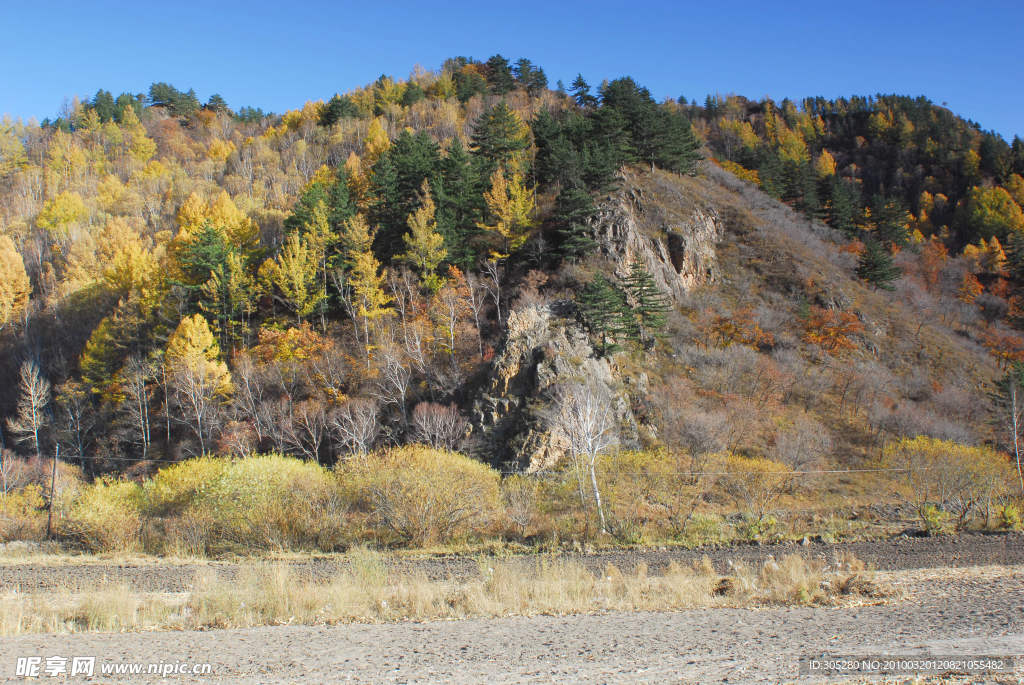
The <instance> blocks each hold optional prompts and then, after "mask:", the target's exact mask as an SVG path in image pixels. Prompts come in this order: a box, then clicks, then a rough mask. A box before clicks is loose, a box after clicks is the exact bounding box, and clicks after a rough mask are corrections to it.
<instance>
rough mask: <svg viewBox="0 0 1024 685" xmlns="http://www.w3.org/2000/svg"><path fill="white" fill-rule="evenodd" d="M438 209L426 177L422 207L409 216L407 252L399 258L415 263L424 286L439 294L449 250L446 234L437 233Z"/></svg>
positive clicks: (406, 239) (421, 193) (406, 241)
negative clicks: (446, 245)
mask: <svg viewBox="0 0 1024 685" xmlns="http://www.w3.org/2000/svg"><path fill="white" fill-rule="evenodd" d="M434 212H435V206H434V201H433V199H431V197H430V184H429V183H427V180H426V179H424V180H423V185H422V186H421V188H420V208H419V209H417V210H416V211H415V212H413V213H412V214H410V215H409V219H408V224H409V233H406V234H405V235H404V236H402V237H403V239H404V240H405V250H406V251H405V254H404V255H401V257H399V259H403V260H405V261H407V262H409V263H410V264H412V265H413V267H414V268H415V269H416V271H417V272H418V273H419V275H420V280H421V281H422V282H423V285H424V287H426V288H427V289H428V290H430V292H431V293H436V292H437V291H438V290H439V289H440V288H441V286H442V285H443V284H444V279H443V278H441V277H440V276H438V275H437V267H438V266H440V265H441V262H443V261H444V258H445V257H447V256H448V250H446V249H444V236H442V235H441V234H440V233H438V232H437V221H435V220H434Z"/></svg>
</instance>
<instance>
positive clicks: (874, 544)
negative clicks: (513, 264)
mask: <svg viewBox="0 0 1024 685" xmlns="http://www.w3.org/2000/svg"><path fill="white" fill-rule="evenodd" d="M839 553H852V554H854V555H856V556H857V557H858V558H859V559H861V560H863V561H864V562H866V563H869V564H873V565H874V567H875V568H876V569H878V570H881V571H901V570H909V569H921V568H962V567H968V566H991V565H998V566H1016V565H1024V534H1020V533H1007V534H996V535H959V536H947V537H933V538H916V537H899V538H896V539H893V540H890V541H881V542H879V541H866V542H849V543H840V544H826V543H822V542H808V544H806V545H800V544H786V545H764V546H758V545H743V546H734V547H727V548H719V549H713V548H698V549H682V548H668V549H666V548H659V549H638V550H620V551H611V552H599V553H594V554H564V555H561V556H562V558H565V559H567V560H572V561H576V562H579V563H581V564H583V565H585V566H586V567H588V568H589V569H591V570H592V571H593V572H594V573H595V574H596V573H600V572H601V571H603V570H604V569H605V568H606V567H607V565H608V564H614V565H615V566H616V567H618V568H619V569H620V570H621V571H624V572H625V571H632V570H634V569H635V568H636V566H637V565H638V564H641V563H643V564H647V566H648V567H649V572H650V573H652V574H659V573H661V571H662V570H663V569H664V568H665V567H667V566H668V565H669V564H670V563H672V562H673V561H674V562H677V563H682V564H690V563H692V562H693V561H695V560H700V559H701V558H702V557H705V556H707V557H709V558H710V559H711V561H712V562H713V563H714V564H715V566H716V567H718V568H720V569H721V570H723V571H725V570H726V567H727V566H728V564H729V562H733V563H735V562H740V561H742V562H745V563H758V562H761V561H764V560H765V559H766V558H767V557H768V556H776V557H779V556H782V555H785V554H801V555H806V556H810V557H821V558H824V559H825V560H831V559H833V558H835V556H836V555H837V554H839ZM480 559H481V557H472V556H433V557H431V556H420V557H392V558H389V561H388V564H389V566H390V567H391V569H392V570H394V571H396V572H401V573H411V574H423V575H425V576H427V577H428V578H430V579H432V580H447V579H465V578H470V577H474V576H476V575H477V574H478V573H479V560H480ZM520 559H521V560H522V563H537V561H538V560H539V559H540V557H535V556H524V557H520ZM251 563H253V560H241V561H236V562H218V561H210V562H178V561H174V562H170V561H163V560H160V559H155V558H153V559H139V560H132V561H125V562H117V563H115V562H110V561H107V560H104V559H102V558H88V557H72V558H70V559H68V558H62V557H54V558H53V560H52V561H51V560H43V561H40V560H38V558H33V559H31V560H29V561H25V562H19V561H18V560H17V558H11V559H7V560H5V559H4V558H3V557H2V556H0V592H2V591H4V590H19V591H21V592H45V591H48V590H53V589H58V588H68V589H71V590H80V589H88V588H91V587H101V586H104V585H109V584H120V583H123V584H126V585H128V586H130V587H131V588H133V589H134V590H137V591H139V592H187V591H188V590H189V589H190V588H191V586H192V583H193V580H194V578H195V576H196V572H197V571H198V570H200V569H201V568H211V567H212V568H215V569H216V571H217V573H218V575H220V576H221V577H222V578H224V579H232V578H234V577H235V575H236V574H237V573H238V571H239V569H240V568H241V567H242V566H244V565H246V564H251ZM285 563H287V564H289V565H290V566H291V567H292V569H293V570H294V571H295V572H296V573H297V574H298V575H299V577H301V578H304V579H308V580H320V581H327V580H329V579H330V578H331V577H333V576H334V575H336V574H337V573H338V572H339V571H340V570H342V569H344V568H345V566H346V565H347V563H348V562H347V561H346V559H345V557H344V555H337V556H330V557H312V558H305V559H289V560H286V561H285Z"/></svg>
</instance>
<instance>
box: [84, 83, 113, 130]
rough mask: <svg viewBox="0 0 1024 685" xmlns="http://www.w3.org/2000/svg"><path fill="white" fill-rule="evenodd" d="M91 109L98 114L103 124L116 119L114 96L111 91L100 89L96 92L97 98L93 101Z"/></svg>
mask: <svg viewBox="0 0 1024 685" xmlns="http://www.w3.org/2000/svg"><path fill="white" fill-rule="evenodd" d="M90 108H91V109H92V110H93V111H95V112H96V116H97V117H99V119H100V121H101V122H102V123H106V122H108V121H110V120H111V119H113V118H114V114H115V112H116V109H115V105H114V96H113V95H112V94H111V92H110V91H109V90H103V89H102V88H100V89H99V90H98V91H97V92H96V97H94V98H93V99H92V105H90Z"/></svg>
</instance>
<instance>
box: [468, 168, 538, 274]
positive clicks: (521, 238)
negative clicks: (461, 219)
mask: <svg viewBox="0 0 1024 685" xmlns="http://www.w3.org/2000/svg"><path fill="white" fill-rule="evenodd" d="M484 200H485V201H486V202H487V211H488V214H489V215H490V216H491V218H492V221H493V223H479V224H477V226H478V227H479V228H481V229H483V230H485V231H488V232H489V233H490V234H491V236H492V238H493V240H494V243H495V247H494V248H493V249H492V250H491V257H492V258H494V259H505V258H506V257H508V256H509V255H510V254H512V253H513V252H515V251H516V250H518V249H519V248H520V247H522V246H523V243H525V242H526V239H527V238H528V237H529V236H530V229H531V228H533V226H534V219H533V215H534V210H535V208H536V206H535V204H534V200H533V193H531V192H530V191H529V190H528V189H527V188H526V184H525V183H524V181H523V172H522V171H520V170H519V165H518V164H514V163H513V165H512V166H511V167H510V168H509V169H508V170H507V171H506V170H505V169H503V168H501V167H498V168H497V169H496V170H495V171H494V173H493V174H492V175H491V189H490V190H489V191H487V192H486V193H484Z"/></svg>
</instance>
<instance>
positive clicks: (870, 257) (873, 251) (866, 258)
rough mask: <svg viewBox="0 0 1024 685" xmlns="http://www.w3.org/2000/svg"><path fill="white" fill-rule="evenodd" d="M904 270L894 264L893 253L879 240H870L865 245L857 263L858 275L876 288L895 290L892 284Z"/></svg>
mask: <svg viewBox="0 0 1024 685" xmlns="http://www.w3.org/2000/svg"><path fill="white" fill-rule="evenodd" d="M902 273H903V272H902V271H901V270H900V268H899V267H898V266H896V265H895V264H893V261H892V255H891V254H890V253H889V250H887V249H886V248H885V247H884V246H883V245H882V244H881V243H879V242H878V241H877V240H869V241H868V242H867V243H866V244H865V245H864V252H862V253H861V255H860V261H859V262H858V265H857V276H858V277H859V278H862V279H864V280H865V281H867V282H868V283H870V284H871V285H873V286H875V287H876V288H881V289H882V290H895V289H896V287H895V286H894V285H892V282H893V281H895V280H896V279H897V278H899V277H900V275H901V274H902Z"/></svg>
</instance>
